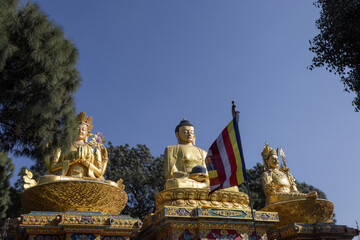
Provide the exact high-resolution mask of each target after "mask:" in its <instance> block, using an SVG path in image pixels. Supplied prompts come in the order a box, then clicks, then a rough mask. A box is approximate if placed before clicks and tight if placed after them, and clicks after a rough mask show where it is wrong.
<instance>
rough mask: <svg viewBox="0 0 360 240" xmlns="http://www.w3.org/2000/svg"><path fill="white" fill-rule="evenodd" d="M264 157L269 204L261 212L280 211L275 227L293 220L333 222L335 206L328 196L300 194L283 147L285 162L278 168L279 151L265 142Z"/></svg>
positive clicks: (265, 184) (263, 182)
mask: <svg viewBox="0 0 360 240" xmlns="http://www.w3.org/2000/svg"><path fill="white" fill-rule="evenodd" d="M261 156H262V158H263V161H264V170H265V171H264V172H263V174H262V185H263V189H264V192H265V195H266V206H265V207H264V208H263V209H261V211H269V212H277V213H278V214H279V218H280V222H279V223H276V224H275V226H276V227H282V226H286V225H288V224H291V223H295V222H301V223H315V222H331V221H332V220H331V218H332V215H333V212H334V205H333V203H332V202H330V201H328V200H326V199H319V198H317V193H316V192H311V193H306V194H305V193H300V192H299V191H298V189H297V188H296V182H295V178H294V177H293V175H292V174H291V173H290V170H289V168H288V167H287V166H286V159H285V157H286V156H285V154H284V152H283V150H282V149H281V148H280V156H281V157H282V160H283V164H281V166H280V167H279V157H278V151H277V150H275V149H272V148H271V147H270V146H269V145H268V144H266V145H265V147H264V150H263V152H262V153H261Z"/></svg>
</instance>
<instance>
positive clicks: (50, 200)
mask: <svg viewBox="0 0 360 240" xmlns="http://www.w3.org/2000/svg"><path fill="white" fill-rule="evenodd" d="M114 184H115V183H112V184H111V183H107V182H102V181H91V180H83V179H72V180H63V181H54V182H47V183H43V184H38V185H36V186H34V187H31V188H28V189H27V190H25V191H24V193H23V195H22V199H21V204H22V206H23V208H24V209H25V211H54V212H67V211H97V212H101V213H103V214H119V213H120V212H121V211H122V210H123V209H124V207H125V205H126V203H127V200H128V196H127V194H126V193H125V192H124V191H123V190H122V189H120V188H119V187H118V186H117V185H116V184H115V185H114Z"/></svg>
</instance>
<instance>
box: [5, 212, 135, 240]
mask: <svg viewBox="0 0 360 240" xmlns="http://www.w3.org/2000/svg"><path fill="white" fill-rule="evenodd" d="M140 227H141V221H140V220H139V219H137V218H131V217H129V216H127V215H108V214H101V213H99V212H82V211H74V212H73V211H70V212H30V213H29V214H23V215H21V217H19V218H18V222H17V223H14V224H11V225H9V226H8V228H7V234H8V235H7V238H5V239H7V240H40V239H49V240H74V239H92V240H100V239H102V240H111V239H122V240H125V239H130V238H133V237H134V236H136V234H137V231H138V229H139V228H140Z"/></svg>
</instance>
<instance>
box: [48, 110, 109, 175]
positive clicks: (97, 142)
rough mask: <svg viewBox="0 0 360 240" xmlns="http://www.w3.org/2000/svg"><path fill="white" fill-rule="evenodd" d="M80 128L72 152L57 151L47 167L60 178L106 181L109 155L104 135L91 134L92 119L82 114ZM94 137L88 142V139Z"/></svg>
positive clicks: (72, 144) (71, 144) (79, 121)
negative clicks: (86, 178)
mask: <svg viewBox="0 0 360 240" xmlns="http://www.w3.org/2000/svg"><path fill="white" fill-rule="evenodd" d="M76 120H77V122H78V123H79V126H78V128H77V131H78V132H77V134H78V136H77V140H76V141H74V142H72V143H70V151H68V152H63V151H62V149H55V150H54V154H53V156H52V157H51V158H50V159H49V160H46V162H45V165H46V168H47V170H48V171H49V173H51V174H54V175H60V176H70V177H77V178H82V177H88V178H93V179H99V180H104V177H103V175H104V173H105V170H106V166H107V162H108V155H107V150H106V147H105V146H104V145H103V144H102V143H103V142H105V140H104V137H103V136H102V133H97V134H95V135H94V134H91V133H90V132H91V130H92V128H93V125H92V117H87V116H86V114H85V113H84V112H81V113H80V114H79V115H78V116H77V117H76ZM90 136H94V137H93V139H92V140H91V141H90V142H88V138H89V137H90Z"/></svg>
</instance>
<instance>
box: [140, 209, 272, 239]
mask: <svg viewBox="0 0 360 240" xmlns="http://www.w3.org/2000/svg"><path fill="white" fill-rule="evenodd" d="M255 220H256V225H257V233H258V236H259V239H260V238H261V239H266V231H267V230H268V229H269V228H270V227H271V226H273V225H274V223H275V222H277V221H278V215H277V213H270V212H256V213H255ZM252 237H254V239H255V232H254V227H253V224H252V215H251V211H250V210H240V209H238V210H232V209H224V208H206V207H202V208H197V207H174V206H168V207H162V208H160V209H158V210H157V211H156V212H155V213H154V214H151V215H149V216H148V217H147V218H146V219H145V220H144V223H143V227H142V228H141V232H140V234H139V235H138V237H137V238H138V239H188V240H190V239H250V238H252Z"/></svg>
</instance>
